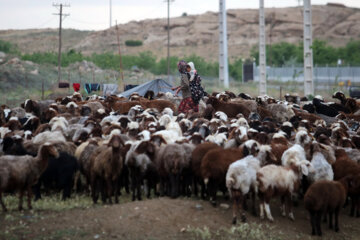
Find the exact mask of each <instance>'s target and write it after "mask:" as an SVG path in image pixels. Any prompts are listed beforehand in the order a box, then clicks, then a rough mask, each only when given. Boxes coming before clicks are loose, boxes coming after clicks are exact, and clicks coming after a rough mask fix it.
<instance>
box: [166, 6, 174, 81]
mask: <svg viewBox="0 0 360 240" xmlns="http://www.w3.org/2000/svg"><path fill="white" fill-rule="evenodd" d="M174 1H175V0H165V2H167V13H168V16H167V34H168V38H167V75H168V81H170V3H171V2H174Z"/></svg>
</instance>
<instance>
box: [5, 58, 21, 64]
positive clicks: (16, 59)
mask: <svg viewBox="0 0 360 240" xmlns="http://www.w3.org/2000/svg"><path fill="white" fill-rule="evenodd" d="M7 63H8V64H18V63H20V59H19V58H17V57H14V58H12V59H10V60H9V61H8V62H7Z"/></svg>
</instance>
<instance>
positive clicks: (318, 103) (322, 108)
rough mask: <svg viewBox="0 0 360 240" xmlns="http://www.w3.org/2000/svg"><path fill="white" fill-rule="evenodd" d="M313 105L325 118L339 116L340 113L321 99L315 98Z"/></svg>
mask: <svg viewBox="0 0 360 240" xmlns="http://www.w3.org/2000/svg"><path fill="white" fill-rule="evenodd" d="M313 104H314V107H315V109H316V112H317V113H320V114H324V115H325V116H329V117H336V116H337V115H338V114H339V111H337V110H336V109H335V108H333V107H330V106H328V105H326V104H325V103H324V102H323V100H321V99H318V98H314V99H313Z"/></svg>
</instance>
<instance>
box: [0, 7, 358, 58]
mask: <svg viewBox="0 0 360 240" xmlns="http://www.w3.org/2000/svg"><path fill="white" fill-rule="evenodd" d="M312 10H313V37H314V38H316V39H322V40H326V41H328V42H329V43H330V44H332V45H335V46H342V45H345V44H346V43H347V42H348V41H349V40H350V39H354V40H356V39H360V34H359V32H360V9H356V8H347V7H341V6H338V5H322V6H320V5H313V7H312ZM265 13H266V31H267V36H266V41H267V43H270V42H272V43H278V42H282V41H286V42H291V43H298V42H300V41H302V36H303V23H302V21H303V15H302V14H303V13H302V8H300V7H292V8H267V9H266V10H265ZM227 15H228V18H227V21H228V44H229V49H231V51H229V55H230V58H238V57H246V56H248V55H249V52H250V49H251V47H252V46H254V45H257V44H258V32H259V30H258V19H259V15H258V10H257V9H230V10H228V12H227ZM119 31H120V37H121V45H122V51H123V53H124V54H137V53H139V52H142V51H147V50H149V51H152V52H153V53H154V54H155V55H156V56H157V57H165V56H166V46H167V21H166V19H148V20H143V21H138V22H137V21H132V22H129V23H126V24H121V25H119ZM170 31H171V41H170V44H171V54H172V55H176V56H184V55H190V54H192V53H195V54H196V55H199V56H202V57H204V58H206V59H208V60H217V58H218V36H219V33H218V13H215V12H206V13H204V14H201V15H189V16H186V17H176V18H172V19H171V21H170ZM270 35H271V39H270ZM0 39H3V40H8V41H11V42H14V43H16V44H18V46H19V48H20V50H21V51H23V52H36V51H56V49H57V30H56V29H44V30H21V31H12V30H9V31H0ZM126 40H142V41H143V46H139V47H127V46H125V44H124V43H125V41H126ZM63 44H64V48H63V49H64V51H67V50H69V49H76V50H78V51H82V52H83V53H85V54H91V53H94V52H97V53H101V52H114V53H116V52H117V38H116V29H115V27H112V28H110V29H105V30H103V31H96V32H86V31H76V30H65V31H64V40H63Z"/></svg>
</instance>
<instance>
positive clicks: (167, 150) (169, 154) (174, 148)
mask: <svg viewBox="0 0 360 240" xmlns="http://www.w3.org/2000/svg"><path fill="white" fill-rule="evenodd" d="M187 150H188V149H187V148H184V146H183V145H181V144H167V145H165V146H163V147H161V148H160V149H159V154H158V157H157V158H156V166H157V168H158V170H159V174H160V176H161V177H162V179H160V180H161V184H162V186H161V187H162V189H161V195H162V194H163V191H164V189H163V188H164V186H163V185H164V183H166V182H167V183H168V184H167V189H166V190H167V191H166V192H167V193H168V194H169V195H170V196H171V197H172V198H176V197H178V196H179V193H180V187H181V185H180V179H181V177H186V176H184V173H186V170H187V169H189V168H190V158H189V157H188V154H187V153H186V151H187ZM190 154H191V153H190ZM165 179H167V181H166V180H165Z"/></svg>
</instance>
